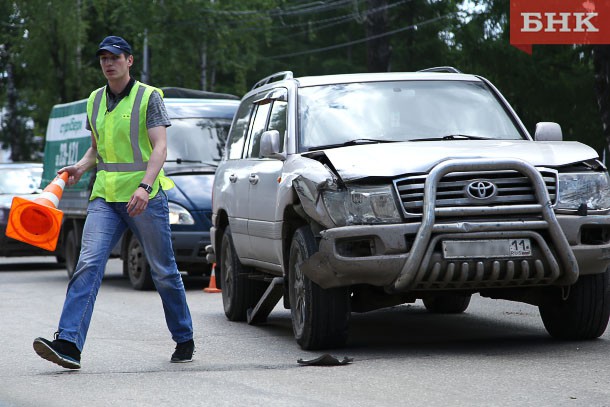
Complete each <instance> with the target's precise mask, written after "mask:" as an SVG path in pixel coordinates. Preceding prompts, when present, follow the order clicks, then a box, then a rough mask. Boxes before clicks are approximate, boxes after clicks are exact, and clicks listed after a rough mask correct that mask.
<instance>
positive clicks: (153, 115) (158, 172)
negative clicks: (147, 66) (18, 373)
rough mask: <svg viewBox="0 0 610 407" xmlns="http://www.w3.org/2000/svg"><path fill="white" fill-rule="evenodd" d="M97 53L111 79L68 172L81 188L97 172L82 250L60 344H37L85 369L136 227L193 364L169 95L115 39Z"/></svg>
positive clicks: (178, 356) (92, 102)
mask: <svg viewBox="0 0 610 407" xmlns="http://www.w3.org/2000/svg"><path fill="white" fill-rule="evenodd" d="M96 55H97V56H98V57H99V61H100V66H101V68H102V72H103V73H104V76H105V77H106V79H107V80H108V83H107V85H106V86H104V87H102V88H100V89H97V90H95V91H93V92H92V93H91V95H90V96H89V100H88V102H87V119H88V120H87V128H88V129H89V130H91V141H92V143H91V147H90V148H89V149H88V150H87V152H85V154H84V155H83V157H82V158H81V159H80V160H79V161H78V162H77V163H75V164H73V165H69V166H67V167H64V168H62V169H60V170H59V171H58V172H59V173H62V172H68V174H69V178H68V185H74V184H75V183H77V182H78V180H79V179H80V178H81V176H82V175H83V174H84V173H85V172H86V171H88V170H90V169H92V168H94V167H96V168H97V176H96V179H95V183H94V185H93V190H92V192H91V197H90V202H89V207H88V209H87V219H86V221H85V227H84V230H83V236H82V244H81V247H82V249H81V252H80V257H79V261H78V264H77V266H76V271H75V273H74V276H73V277H72V279H71V280H70V283H69V285H68V290H67V293H66V298H65V302H64V306H63V311H62V314H61V317H60V320H59V327H58V330H57V332H56V334H55V339H54V340H53V341H49V340H47V339H44V338H36V339H35V340H34V350H35V351H36V353H37V354H38V355H40V356H41V357H42V358H44V359H47V360H49V361H51V362H53V363H56V364H58V365H60V366H63V367H65V368H69V369H79V368H80V366H81V365H80V358H81V352H82V349H83V346H84V343H85V339H86V336H87V331H88V329H89V323H90V321H91V316H92V313H93V305H94V303H95V298H96V296H97V292H98V290H99V287H100V284H101V282H102V277H103V275H104V270H105V267H106V262H107V261H108V258H109V255H110V251H111V250H112V248H113V247H114V246H115V244H116V243H117V241H118V240H119V239H120V237H121V235H122V234H123V232H124V231H125V230H126V229H127V228H130V229H131V231H132V232H133V233H134V234H135V235H136V237H137V238H138V240H139V241H140V244H141V245H142V247H143V249H144V252H145V254H146V258H147V260H148V263H149V264H150V267H151V275H152V278H153V281H154V282H155V286H156V288H157V291H158V292H159V295H160V296H161V300H162V302H163V309H164V311H165V320H166V322H167V327H168V328H169V331H170V332H171V334H172V339H173V340H174V341H175V342H176V343H177V345H176V349H175V351H174V353H173V355H172V356H171V359H170V360H171V362H177V363H179V362H190V361H191V360H192V357H193V352H194V348H195V345H194V341H193V324H192V320H191V315H190V311H189V307H188V304H187V302H186V294H185V291H184V284H183V282H182V277H181V275H180V273H179V272H178V268H177V266H176V261H175V259H174V252H173V248H172V242H171V232H170V227H169V212H168V204H167V196H166V195H165V192H164V190H166V189H169V188H171V187H173V186H174V184H173V182H172V181H171V180H170V179H169V178H167V177H165V175H164V173H163V169H162V167H163V163H164V162H165V158H166V154H167V147H166V146H167V144H166V127H168V126H170V125H171V123H170V120H169V117H168V115H167V112H166V110H165V105H164V104H163V99H162V96H163V95H162V91H161V90H159V89H156V88H153V87H151V86H148V85H145V84H143V83H140V82H138V81H136V80H135V79H133V78H132V77H131V76H130V73H129V69H130V67H131V66H132V64H133V55H132V50H131V46H130V45H129V43H127V41H125V40H124V39H123V38H121V37H116V36H109V37H106V38H104V40H103V41H102V42H101V43H100V45H99V48H98V50H97V53H96Z"/></svg>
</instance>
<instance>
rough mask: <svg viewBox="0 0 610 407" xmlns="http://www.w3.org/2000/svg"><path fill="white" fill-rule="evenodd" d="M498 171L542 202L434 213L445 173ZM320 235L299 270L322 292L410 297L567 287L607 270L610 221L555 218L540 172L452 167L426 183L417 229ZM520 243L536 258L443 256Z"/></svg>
mask: <svg viewBox="0 0 610 407" xmlns="http://www.w3.org/2000/svg"><path fill="white" fill-rule="evenodd" d="M498 167H499V168H505V169H506V168H508V169H513V170H516V171H519V172H521V173H522V174H525V175H526V176H527V177H528V178H530V180H531V181H532V184H533V187H534V189H535V194H536V197H537V198H538V199H537V200H538V202H539V203H537V204H527V205H525V204H524V205H513V206H510V205H506V206H477V207H453V208H436V207H435V203H434V202H435V200H434V199H431V198H429V197H434V196H435V191H436V185H437V184H438V182H439V181H440V179H441V178H442V177H443V176H444V175H446V174H447V173H450V172H454V171H456V172H459V171H472V170H482V171H485V170H493V169H496V168H498ZM443 218H445V219H453V220H452V221H449V220H446V221H443ZM456 218H457V219H466V220H464V221H462V222H460V221H455V219H456ZM469 219H470V220H469ZM476 219H485V220H484V221H481V220H476ZM591 230H593V231H591ZM320 236H321V240H320V246H319V251H318V253H316V254H315V255H313V256H312V257H311V258H310V259H308V260H307V261H306V262H304V264H303V265H302V270H303V272H304V273H305V274H306V275H307V276H308V277H309V278H310V279H312V280H313V281H315V282H316V283H317V284H318V285H320V286H321V287H323V288H331V287H338V286H347V285H354V284H371V285H374V286H380V287H384V288H385V289H386V290H387V291H390V292H405V291H412V290H448V289H460V290H465V289H466V290H479V289H484V288H493V287H524V286H548V285H570V284H573V283H574V282H576V280H577V279H578V276H579V275H580V274H594V273H601V272H604V271H605V270H606V268H607V267H608V265H609V264H610V239H609V238H607V236H610V216H607V215H590V216H569V215H556V214H555V213H554V211H553V209H552V207H551V205H550V199H549V196H548V192H547V191H546V188H545V186H544V182H543V180H542V178H541V176H540V173H539V172H538V171H537V170H536V169H535V168H534V167H533V166H531V165H530V164H528V163H526V162H524V161H521V160H517V159H506V160H495V161H494V162H489V161H485V160H448V161H446V162H443V163H441V164H439V165H437V166H436V167H435V168H434V169H433V170H432V171H431V172H430V174H429V176H428V179H427V181H426V186H425V195H424V208H423V214H422V219H421V222H420V223H410V224H396V225H363V226H345V227H338V228H333V229H327V230H325V231H322V232H321V233H320ZM591 236H594V237H595V238H592V237H591ZM520 238H527V239H529V240H530V241H531V242H532V253H531V255H528V256H527V257H525V256H522V257H507V258H495V257H494V258H485V257H483V256H478V257H476V258H460V259H445V258H444V256H443V251H442V249H441V246H442V241H443V240H469V241H477V240H479V241H484V240H494V239H520Z"/></svg>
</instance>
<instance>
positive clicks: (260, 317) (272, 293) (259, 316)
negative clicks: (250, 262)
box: [247, 277, 284, 325]
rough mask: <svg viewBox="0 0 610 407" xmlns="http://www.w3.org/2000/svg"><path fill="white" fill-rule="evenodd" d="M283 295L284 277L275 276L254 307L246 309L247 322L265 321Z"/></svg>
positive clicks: (251, 323)
mask: <svg viewBox="0 0 610 407" xmlns="http://www.w3.org/2000/svg"><path fill="white" fill-rule="evenodd" d="M283 295H284V278H283V277H275V278H274V279H273V280H271V283H270V284H269V287H267V290H265V293H264V294H263V296H262V297H261V299H260V300H259V301H258V304H256V306H255V307H254V308H250V309H248V313H247V317H248V324H250V325H256V324H260V323H263V322H265V321H267V316H269V314H270V313H271V311H273V308H275V306H276V305H277V303H278V302H279V301H280V299H281V298H282V296H283Z"/></svg>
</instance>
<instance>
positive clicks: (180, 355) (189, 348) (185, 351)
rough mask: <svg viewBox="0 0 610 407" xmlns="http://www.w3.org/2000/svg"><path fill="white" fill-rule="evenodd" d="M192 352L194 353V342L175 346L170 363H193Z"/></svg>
mask: <svg viewBox="0 0 610 407" xmlns="http://www.w3.org/2000/svg"><path fill="white" fill-rule="evenodd" d="M193 352H195V342H193V340H192V339H191V340H190V341H186V342H181V343H179V344H177V345H176V351H175V352H174V354H173V355H172V359H171V362H172V363H186V362H192V361H193Z"/></svg>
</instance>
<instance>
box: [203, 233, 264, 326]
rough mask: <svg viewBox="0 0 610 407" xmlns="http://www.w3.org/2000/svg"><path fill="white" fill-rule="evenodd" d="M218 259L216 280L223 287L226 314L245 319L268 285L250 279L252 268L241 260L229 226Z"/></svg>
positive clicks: (228, 317)
mask: <svg viewBox="0 0 610 407" xmlns="http://www.w3.org/2000/svg"><path fill="white" fill-rule="evenodd" d="M218 260H219V263H220V267H217V268H216V271H215V272H216V274H217V276H216V281H217V283H218V286H219V287H218V288H220V289H222V305H223V308H224V311H225V315H226V317H227V319H228V320H229V321H245V320H246V319H247V312H248V309H249V308H254V306H255V305H256V303H257V302H258V300H259V299H260V298H261V297H262V295H263V293H264V292H265V289H266V288H267V286H266V284H265V283H264V282H262V281H255V280H250V279H248V277H247V274H248V273H250V272H251V270H250V269H249V268H248V267H244V266H243V265H242V264H241V262H240V261H239V258H238V257H237V253H236V252H235V246H234V244H233V237H232V236H231V228H230V227H229V226H227V228H226V229H225V232H224V234H223V236H222V242H221V244H220V257H219V259H218ZM218 274H219V275H218Z"/></svg>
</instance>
